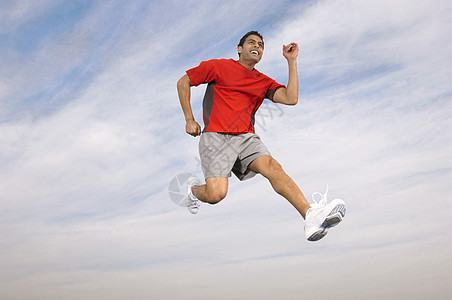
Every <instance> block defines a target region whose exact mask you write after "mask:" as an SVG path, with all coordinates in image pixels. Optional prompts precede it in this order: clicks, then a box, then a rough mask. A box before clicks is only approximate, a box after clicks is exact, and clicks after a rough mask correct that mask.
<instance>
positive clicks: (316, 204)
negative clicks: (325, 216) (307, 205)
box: [311, 184, 328, 208]
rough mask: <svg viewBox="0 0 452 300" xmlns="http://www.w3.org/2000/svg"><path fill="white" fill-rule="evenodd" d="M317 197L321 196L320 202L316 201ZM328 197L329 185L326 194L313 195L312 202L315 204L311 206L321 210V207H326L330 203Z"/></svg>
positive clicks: (317, 193)
mask: <svg viewBox="0 0 452 300" xmlns="http://www.w3.org/2000/svg"><path fill="white" fill-rule="evenodd" d="M315 195H320V200H319V201H317V200H315V197H314V196H315ZM327 196H328V184H327V185H326V191H325V194H322V193H319V192H315V193H313V194H312V201H314V203H312V204H311V207H313V208H319V207H323V206H325V205H326V204H327V203H328V201H327Z"/></svg>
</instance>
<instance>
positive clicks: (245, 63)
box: [239, 58, 256, 71]
mask: <svg viewBox="0 0 452 300" xmlns="http://www.w3.org/2000/svg"><path fill="white" fill-rule="evenodd" d="M239 63H240V64H241V65H242V66H244V67H245V68H247V69H248V70H250V71H253V70H254V66H255V65H256V63H255V62H254V61H243V60H242V59H240V58H239Z"/></svg>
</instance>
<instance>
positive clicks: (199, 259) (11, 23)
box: [0, 0, 452, 299]
mask: <svg viewBox="0 0 452 300" xmlns="http://www.w3.org/2000/svg"><path fill="white" fill-rule="evenodd" d="M449 2H450V1H442V0H439V1H434V2H432V1H422V0H416V1H397V2H394V1H386V0H384V1H381V0H380V1H371V0H369V1H344V0H342V1H341V0H324V1H277V2H275V1H211V2H207V3H206V2H205V1H185V2H180V1H129V2H124V1H69V2H68V1H56V0H53V1H51V0H48V1H46V0H42V1H0V70H1V71H0V74H1V76H2V80H1V81H0V102H1V105H0V158H1V160H0V200H1V201H0V230H1V234H0V298H2V299H36V298H40V299H41V298H42V299H51V298H53V299H81V298H83V299H99V298H108V299H124V298H133V299H169V298H171V299H231V298H234V299H300V297H301V296H300V295H303V297H306V299H324V298H327V297H331V296H332V295H334V296H335V298H336V299H363V298H383V299H403V298H410V299H425V298H431V299H444V298H446V297H447V296H448V295H449V294H450V292H451V291H452V290H451V288H450V287H449V284H448V282H449V281H450V280H451V279H452V278H451V275H450V271H449V270H450V269H451V268H452V264H451V262H450V259H449V256H450V252H451V251H452V239H451V235H450V233H449V228H450V226H451V225H452V224H451V221H450V217H449V215H448V213H449V212H450V211H451V209H452V206H451V204H450V201H449V197H448V195H449V188H450V182H452V137H451V135H450V133H449V131H450V130H448V129H449V128H451V125H452V117H451V112H452V101H451V100H452V88H451V86H450V82H452V76H451V72H450V70H451V69H452V36H451V35H450V34H449V31H450V30H449V28H451V26H452V24H451V20H452V5H451V4H450V3H449ZM249 30H259V31H260V32H261V33H262V34H263V35H264V40H265V53H264V57H263V59H262V61H261V62H260V63H259V64H258V65H257V68H258V69H259V71H261V72H263V73H265V74H267V75H269V76H270V77H272V78H275V79H276V80H278V81H279V82H281V83H283V84H286V83H287V63H286V62H285V60H284V58H283V56H282V53H281V47H282V45H283V44H287V43H290V42H292V41H295V42H298V43H299V45H300V55H299V70H300V102H299V103H298V105H296V106H294V107H287V106H276V105H275V104H272V103H269V102H265V103H264V106H263V107H262V108H261V111H260V112H259V113H258V115H257V117H256V120H257V122H258V126H257V133H258V134H259V135H260V136H261V138H262V140H263V141H264V143H265V144H266V145H267V146H268V148H269V149H270V151H271V152H272V154H273V156H274V157H275V158H276V159H277V160H278V161H279V162H280V163H281V164H282V166H283V168H284V169H285V170H286V172H287V173H288V174H289V175H290V176H291V177H292V178H293V179H294V181H295V182H297V183H298V184H299V186H300V187H301V189H302V191H303V192H304V194H305V195H306V197H307V198H310V195H311V194H312V193H314V192H317V191H321V192H322V191H324V190H325V188H326V185H327V184H328V185H329V187H330V190H329V199H334V198H336V197H339V198H342V199H344V200H345V201H346V203H347V216H346V218H345V219H344V222H343V223H342V224H341V225H340V226H339V227H337V228H335V229H334V230H332V231H331V232H330V233H329V234H328V235H327V237H326V238H324V239H323V240H321V241H319V242H317V243H308V242H307V241H306V240H305V236H304V231H303V221H302V219H301V218H300V217H299V215H298V213H297V212H296V211H295V210H294V209H293V208H292V207H291V206H290V205H289V204H288V203H287V202H286V201H285V200H284V199H282V198H280V197H279V196H278V195H276V194H275V193H274V192H273V190H272V189H271V186H270V185H269V184H268V182H267V181H266V180H265V179H264V178H262V177H260V176H257V177H255V178H253V179H251V180H249V181H245V182H239V181H238V180H237V179H236V178H231V179H230V189H229V194H228V196H227V198H226V199H225V200H223V201H222V202H221V203H220V204H218V205H215V206H208V205H203V206H202V207H201V209H200V212H199V213H198V215H195V216H194V215H191V214H190V213H189V212H188V211H187V210H186V209H183V208H181V207H178V206H176V205H174V203H172V202H171V201H170V199H169V197H168V194H167V187H168V184H169V182H170V181H171V179H172V178H173V177H174V176H176V175H177V174H180V173H183V172H190V173H194V174H197V175H199V176H201V175H202V174H201V170H200V167H199V162H198V154H197V143H198V139H196V138H192V137H190V136H188V135H187V134H185V129H184V119H183V115H182V111H181V109H180V106H179V102H178V98H177V91H176V82H177V80H178V79H179V78H180V77H181V76H182V75H183V74H184V72H185V70H187V69H188V68H191V67H194V66H196V65H198V64H199V63H200V62H201V61H202V60H207V59H211V58H234V59H236V58H237V53H236V45H237V43H238V41H239V39H240V37H241V36H242V35H243V34H244V33H246V32H247V31H249ZM204 89H205V87H204V86H200V87H196V88H193V89H192V106H193V109H194V113H195V117H196V118H197V119H198V121H199V122H201V113H202V112H201V101H202V96H203V92H204Z"/></svg>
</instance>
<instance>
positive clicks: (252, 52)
mask: <svg viewBox="0 0 452 300" xmlns="http://www.w3.org/2000/svg"><path fill="white" fill-rule="evenodd" d="M251 54H255V55H259V52H257V51H256V50H253V51H251Z"/></svg>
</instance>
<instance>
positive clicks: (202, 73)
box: [187, 60, 216, 86]
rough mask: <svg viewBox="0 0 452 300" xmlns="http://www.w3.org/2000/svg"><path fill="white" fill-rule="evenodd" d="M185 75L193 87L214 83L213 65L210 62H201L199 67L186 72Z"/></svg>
mask: <svg viewBox="0 0 452 300" xmlns="http://www.w3.org/2000/svg"><path fill="white" fill-rule="evenodd" d="M187 75H188V78H190V81H191V83H192V84H193V85H194V86H198V85H200V84H203V83H209V82H212V81H215V80H216V72H215V64H214V62H213V61H212V60H208V61H203V62H201V63H200V64H199V66H197V67H194V68H192V69H189V70H187Z"/></svg>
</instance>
